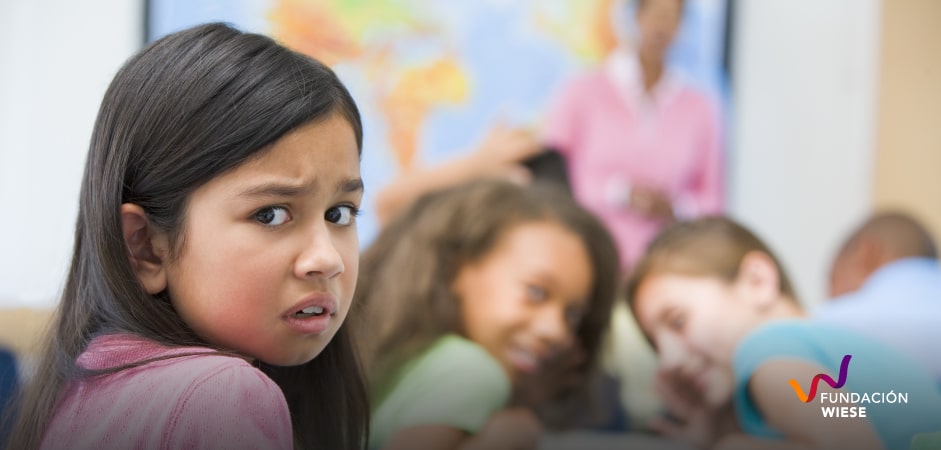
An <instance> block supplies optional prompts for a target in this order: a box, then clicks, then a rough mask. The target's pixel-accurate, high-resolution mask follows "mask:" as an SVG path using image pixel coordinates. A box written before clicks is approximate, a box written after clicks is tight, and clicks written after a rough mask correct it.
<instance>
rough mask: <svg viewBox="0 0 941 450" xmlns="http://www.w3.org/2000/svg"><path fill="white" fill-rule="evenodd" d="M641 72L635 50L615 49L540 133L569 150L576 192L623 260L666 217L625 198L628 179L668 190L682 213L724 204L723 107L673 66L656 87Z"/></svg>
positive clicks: (627, 262)
mask: <svg viewBox="0 0 941 450" xmlns="http://www.w3.org/2000/svg"><path fill="white" fill-rule="evenodd" d="M642 80H643V78H642V76H641V73H640V67H639V63H638V61H637V59H636V57H635V56H634V55H632V54H630V53H628V52H626V51H623V50H620V51H615V52H614V53H613V54H612V55H611V57H609V58H608V60H607V61H606V62H605V64H604V65H603V66H602V69H601V70H598V71H594V72H591V73H588V74H585V75H582V76H581V77H578V78H576V79H574V80H572V81H571V82H570V83H569V84H568V85H567V86H565V87H564V89H563V90H562V91H561V93H560V95H559V97H558V98H557V99H556V102H555V103H554V105H553V107H552V108H551V110H550V114H549V117H548V120H547V126H546V131H545V133H546V134H545V136H544V138H545V140H546V143H547V144H548V145H549V146H552V147H554V148H555V149H557V150H558V151H559V152H561V153H562V154H563V155H565V156H566V159H567V162H568V170H569V176H570V179H571V183H572V188H573V191H574V194H575V197H576V198H577V199H578V200H579V201H580V202H581V203H582V205H583V206H585V207H586V208H587V209H589V210H590V211H592V212H594V213H595V214H596V215H597V216H598V217H599V218H600V219H601V220H602V221H603V222H604V223H605V224H606V225H607V227H608V229H609V230H610V231H611V233H612V235H613V236H614V239H615V241H616V242H617V244H618V250H619V252H620V256H621V264H622V268H629V267H631V266H632V265H633V264H634V263H635V262H636V261H637V259H639V258H640V256H641V255H642V254H643V252H644V250H645V248H646V246H647V244H648V242H649V241H650V240H651V239H653V237H654V236H655V235H656V233H657V232H658V231H659V230H660V228H661V227H662V226H663V224H662V223H660V222H659V221H657V220H652V219H648V218H646V217H644V216H642V215H640V214H637V213H635V212H633V211H631V210H629V209H627V208H626V207H625V205H626V200H627V198H628V196H629V193H630V188H631V187H632V186H641V185H642V186H645V187H651V188H657V189H660V190H663V191H664V192H666V193H667V194H668V195H669V196H670V198H671V200H672V204H673V210H674V214H675V215H676V216H677V217H678V218H680V219H683V218H692V217H695V216H698V215H702V214H710V213H719V212H721V210H722V206H723V188H722V184H723V170H722V166H723V161H722V152H721V149H720V134H721V133H720V122H719V116H718V111H717V110H716V109H715V107H714V105H713V104H712V103H711V102H710V100H709V99H708V98H707V97H706V96H705V94H703V93H702V92H700V91H698V90H696V89H694V88H693V87H692V86H690V85H689V84H687V83H684V82H683V81H682V80H681V79H680V78H679V77H678V76H677V75H676V74H674V73H671V72H669V71H667V72H666V73H665V74H664V76H663V77H662V78H661V81H660V82H659V83H658V84H657V85H656V86H655V87H654V90H653V92H651V93H650V94H648V93H647V92H645V90H644V87H643V82H642Z"/></svg>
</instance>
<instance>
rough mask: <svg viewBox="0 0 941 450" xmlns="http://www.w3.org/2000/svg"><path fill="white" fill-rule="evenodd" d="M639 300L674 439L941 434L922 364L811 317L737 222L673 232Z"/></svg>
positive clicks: (652, 256)
mask: <svg viewBox="0 0 941 450" xmlns="http://www.w3.org/2000/svg"><path fill="white" fill-rule="evenodd" d="M628 298H629V300H630V304H631V308H632V310H633V312H634V314H635V316H636V317H637V320H638V323H639V324H640V326H641V329H642V330H643V332H644V334H645V335H646V336H647V338H648V339H649V340H650V342H651V343H652V344H653V345H654V347H655V349H656V351H657V353H658V355H659V359H660V362H659V364H660V373H659V380H660V381H661V383H660V385H659V387H660V390H661V392H663V393H664V398H665V401H666V403H667V404H668V405H670V406H671V409H672V410H671V413H672V416H673V419H672V420H666V419H665V420H662V421H660V422H658V423H656V424H655V427H656V428H658V429H659V430H661V431H663V432H665V433H666V434H669V435H672V436H675V437H678V438H681V439H684V440H686V441H687V442H690V443H693V444H695V445H697V446H699V447H702V448H720V449H731V448H742V449H744V448H748V449H760V448H775V449H784V448H805V449H806V448H815V449H835V448H854V449H863V448H866V449H906V448H908V446H909V444H910V442H911V440H912V437H913V436H914V435H916V434H918V433H924V432H929V431H934V430H937V429H939V428H941V394H939V392H938V391H937V389H936V388H935V386H934V384H933V382H932V381H931V378H930V377H929V376H928V375H927V374H926V373H925V372H924V371H923V370H922V369H921V368H920V366H918V365H917V364H916V363H914V362H913V361H910V360H908V359H906V358H905V357H903V356H901V355H899V354H898V353H897V352H895V351H893V350H890V349H889V348H887V347H885V346H884V345H882V344H881V343H880V342H877V341H874V340H870V339H868V338H865V337H863V336H860V335H857V334H855V333H853V332H851V331H849V330H844V329H841V328H835V327H829V326H825V325H821V324H817V323H812V322H810V321H807V320H803V317H804V313H803V311H802V309H801V307H800V305H799V304H798V301H797V296H796V294H795V292H794V289H793V287H792V285H791V283H790V281H789V279H788V276H787V274H786V273H785V271H784V269H783V267H782V266H781V264H780V262H779V261H778V259H777V258H776V257H775V256H774V254H773V253H772V252H771V250H770V249H769V248H768V247H767V246H766V245H765V244H764V243H763V242H762V241H761V240H760V239H759V238H758V237H757V236H755V235H754V234H753V233H751V232H750V231H749V230H747V229H746V228H745V227H743V226H741V225H739V224H738V223H736V222H734V221H732V220H730V219H727V218H719V217H713V218H704V219H699V220H695V221H691V222H687V223H678V224H675V225H673V226H671V227H669V228H667V229H666V230H665V231H664V232H663V233H662V234H660V235H659V236H658V237H657V238H656V239H655V240H654V242H653V243H652V244H651V246H650V247H649V248H648V250H647V253H646V255H645V256H644V257H643V259H642V260H641V262H640V263H639V264H638V265H637V268H636V270H635V272H634V274H633V275H632V277H631V280H630V281H629V284H628ZM873 325H874V326H878V324H873ZM824 381H826V382H824ZM900 393H905V394H906V395H905V398H906V400H907V403H899V402H898V399H899V394H900ZM864 395H865V397H863V396H864ZM853 399H855V400H853ZM729 411H734V418H735V419H736V420H735V421H734V423H732V424H731V426H730V427H726V426H724V425H729V424H723V423H721V420H722V419H725V418H729V417H731V416H729V415H728V414H724V413H727V412H729Z"/></svg>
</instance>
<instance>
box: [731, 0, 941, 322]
mask: <svg viewBox="0 0 941 450" xmlns="http://www.w3.org/2000/svg"><path fill="white" fill-rule="evenodd" d="M926 1H931V0H926ZM880 7H881V2H880V1H878V0H827V1H819V0H761V1H750V0H739V1H738V2H737V9H736V11H735V14H736V26H737V28H736V30H735V33H736V39H735V44H734V45H735V49H734V50H735V66H734V68H733V80H732V83H733V89H734V96H735V106H734V108H735V115H736V120H735V122H734V125H733V129H732V132H731V138H732V148H731V154H730V155H729V157H730V165H731V167H730V185H729V186H730V198H729V200H730V204H731V212H732V214H733V215H734V216H736V217H737V218H739V219H740V220H741V221H743V222H744V223H745V224H747V225H749V226H750V227H752V228H753V229H754V230H755V231H757V232H758V233H759V235H761V236H762V237H763V238H765V239H766V240H767V241H769V243H770V244H771V245H772V248H773V249H774V250H775V251H776V252H777V253H779V255H780V256H781V258H782V259H783V260H784V261H783V263H784V264H785V266H786V268H787V269H788V271H789V272H790V273H791V275H792V277H793V278H794V282H795V284H796V285H797V289H798V292H799V294H800V295H801V296H802V300H803V301H804V302H805V303H806V304H814V303H816V302H818V301H820V299H822V298H823V295H824V293H825V290H824V289H825V283H826V273H827V266H828V264H829V262H830V258H831V257H832V254H833V252H834V251H835V247H836V246H837V245H838V242H839V241H840V240H841V239H842V238H843V236H844V234H845V233H847V232H848V230H849V229H850V228H851V227H852V225H853V224H854V223H855V222H856V221H858V220H860V219H861V218H862V217H863V216H865V214H867V213H868V211H869V208H870V205H871V200H870V193H871V192H872V171H873V167H872V159H873V154H874V146H875V143H874V142H875V137H874V133H873V132H872V130H873V127H874V123H875V117H876V116H875V112H876V98H877V97H876V87H877V78H876V75H877V67H878V50H879V36H880V34H879V28H880V22H879V20H880V19H879V18H880Z"/></svg>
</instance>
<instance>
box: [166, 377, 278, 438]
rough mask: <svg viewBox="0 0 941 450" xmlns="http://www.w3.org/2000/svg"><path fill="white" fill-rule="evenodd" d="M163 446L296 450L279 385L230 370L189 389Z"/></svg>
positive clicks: (181, 401) (174, 413) (174, 415)
mask: <svg viewBox="0 0 941 450" xmlns="http://www.w3.org/2000/svg"><path fill="white" fill-rule="evenodd" d="M164 442H166V443H167V445H166V446H165V448H187V449H214V448H227V449H291V448H293V435H292V430H291V417H290V413H289V411H288V406H287V402H286V400H285V399H284V395H283V394H282V393H281V389H280V388H279V387H278V385H277V384H276V383H275V382H274V381H272V380H271V379H270V378H268V377H267V376H265V375H264V374H263V373H262V372H260V371H258V370H256V369H254V368H252V367H250V366H246V365H239V366H229V367H225V368H223V369H222V370H219V371H215V372H212V373H210V374H208V375H207V376H205V377H202V378H200V379H198V380H197V381H196V382H194V383H193V384H192V385H191V386H190V388H189V389H187V391H186V392H185V393H184V395H183V396H182V397H181V398H180V400H179V402H178V404H177V407H176V409H175V410H174V412H173V414H172V417H171V419H170V424H169V426H168V428H167V431H166V434H165V435H164Z"/></svg>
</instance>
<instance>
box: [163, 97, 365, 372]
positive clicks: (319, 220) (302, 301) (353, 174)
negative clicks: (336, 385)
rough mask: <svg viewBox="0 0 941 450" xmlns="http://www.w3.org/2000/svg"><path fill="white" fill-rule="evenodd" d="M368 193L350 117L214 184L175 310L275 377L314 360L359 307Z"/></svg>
mask: <svg viewBox="0 0 941 450" xmlns="http://www.w3.org/2000/svg"><path fill="white" fill-rule="evenodd" d="M362 193H363V183H362V180H361V178H360V169H359V155H358V151H357V144H356V139H355V136H354V133H353V129H352V127H351V126H350V125H349V123H348V122H347V121H346V120H345V119H344V118H343V117H342V116H341V115H338V114H335V115H333V116H331V117H330V118H327V119H325V120H320V121H317V122H312V123H310V124H307V125H304V126H301V127H299V128H298V129H296V130H294V131H292V132H290V133H289V134H287V135H285V136H283V137H282V138H281V139H279V140H278V141H277V142H275V143H274V144H273V145H272V146H271V147H270V148H268V149H266V150H264V151H263V153H261V154H259V156H257V157H256V158H253V159H251V160H248V161H247V162H245V163H243V164H242V165H240V166H238V167H236V168H235V169H234V170H232V171H229V172H226V173H224V174H222V175H220V176H217V177H216V178H214V179H212V180H210V181H209V182H208V183H206V184H204V185H203V186H201V187H200V188H198V189H197V190H196V191H194V192H193V194H192V195H191V196H190V198H189V201H188V204H187V213H186V219H185V225H184V231H183V239H182V242H181V243H180V245H179V248H178V251H177V254H176V257H175V258H173V259H172V260H170V261H169V262H168V263H167V270H166V277H167V289H168V290H169V294H170V297H171V301H172V303H173V306H174V308H175V309H176V310H177V312H178V313H179V314H180V316H181V317H182V318H183V320H184V321H185V322H186V323H187V324H188V325H189V326H190V327H191V328H192V329H193V330H194V331H195V332H196V333H197V334H198V335H199V336H200V337H202V338H203V339H205V340H206V341H208V342H210V343H212V344H215V345H218V346H221V347H223V348H226V349H229V350H233V351H236V352H239V353H242V354H244V355H246V356H247V357H249V358H254V359H259V360H262V361H264V362H266V363H269V364H274V365H284V366H288V365H297V364H303V363H305V362H307V361H309V360H311V359H312V358H314V357H315V356H316V355H317V354H319V353H320V352H321V351H322V350H323V349H324V347H326V345H327V344H328V343H329V342H330V340H331V339H332V338H333V336H334V334H335V333H336V332H337V330H338V329H339V327H340V325H341V324H342V323H343V320H344V319H345V317H346V314H347V311H348V310H349V307H350V302H351V299H352V296H353V289H354V287H355V283H356V276H357V272H358V267H359V241H358V237H357V231H356V223H355V215H356V212H357V211H358V208H359V205H360V202H361V200H362Z"/></svg>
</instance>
